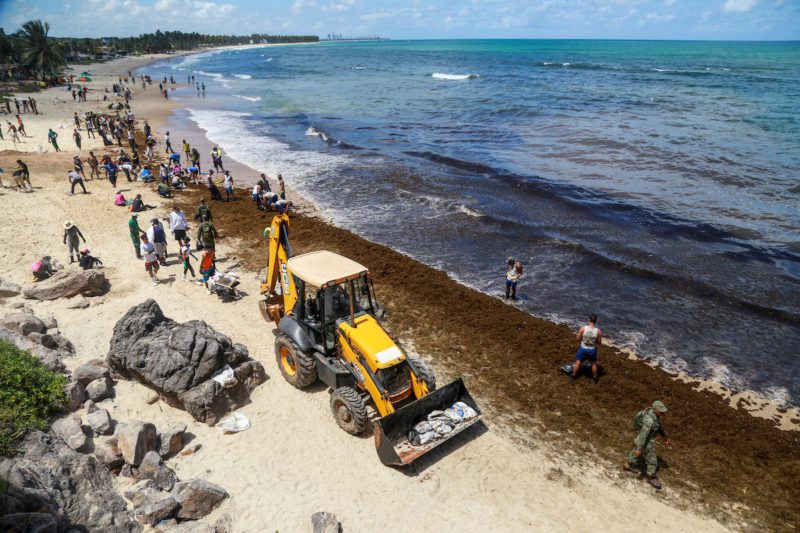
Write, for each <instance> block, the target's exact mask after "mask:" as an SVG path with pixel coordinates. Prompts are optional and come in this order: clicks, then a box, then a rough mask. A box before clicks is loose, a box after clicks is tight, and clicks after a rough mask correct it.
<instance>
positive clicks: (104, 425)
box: [86, 409, 114, 435]
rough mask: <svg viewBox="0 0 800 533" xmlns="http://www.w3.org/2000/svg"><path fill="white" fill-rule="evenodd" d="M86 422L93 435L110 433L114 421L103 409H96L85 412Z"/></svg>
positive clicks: (112, 429)
mask: <svg viewBox="0 0 800 533" xmlns="http://www.w3.org/2000/svg"><path fill="white" fill-rule="evenodd" d="M86 422H87V423H88V424H89V427H90V428H92V431H94V433H95V435H111V433H113V431H114V421H113V420H112V419H111V415H110V414H108V411H107V410H105V409H97V410H96V411H93V412H91V413H89V414H87V415H86Z"/></svg>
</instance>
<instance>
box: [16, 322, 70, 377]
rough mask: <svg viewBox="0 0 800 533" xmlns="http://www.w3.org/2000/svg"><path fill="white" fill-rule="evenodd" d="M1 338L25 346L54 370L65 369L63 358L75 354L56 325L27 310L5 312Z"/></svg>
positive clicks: (24, 348)
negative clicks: (49, 325)
mask: <svg viewBox="0 0 800 533" xmlns="http://www.w3.org/2000/svg"><path fill="white" fill-rule="evenodd" d="M0 339H2V340H5V341H8V342H10V343H11V344H13V345H15V346H16V347H17V348H19V349H21V350H27V351H29V352H30V353H31V354H33V356H34V357H36V358H37V359H39V361H41V362H42V364H44V365H45V366H46V367H47V368H49V369H50V370H52V371H53V372H64V370H65V369H66V367H65V366H64V363H63V362H62V358H64V357H69V356H72V355H74V354H75V347H74V346H73V345H72V343H71V342H69V340H67V339H66V338H64V337H63V336H62V335H61V334H60V333H58V331H57V330H56V329H50V328H48V327H47V323H46V322H45V321H43V320H41V319H39V318H37V317H36V316H35V315H34V314H33V313H32V312H30V311H29V310H23V311H18V312H14V313H9V314H7V315H5V316H4V317H3V319H2V321H0Z"/></svg>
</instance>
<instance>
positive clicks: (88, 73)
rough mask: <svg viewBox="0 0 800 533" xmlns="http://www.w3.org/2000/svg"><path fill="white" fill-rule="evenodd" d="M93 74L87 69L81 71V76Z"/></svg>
mask: <svg viewBox="0 0 800 533" xmlns="http://www.w3.org/2000/svg"><path fill="white" fill-rule="evenodd" d="M91 75H92V73H91V72H87V71H83V72H81V76H91Z"/></svg>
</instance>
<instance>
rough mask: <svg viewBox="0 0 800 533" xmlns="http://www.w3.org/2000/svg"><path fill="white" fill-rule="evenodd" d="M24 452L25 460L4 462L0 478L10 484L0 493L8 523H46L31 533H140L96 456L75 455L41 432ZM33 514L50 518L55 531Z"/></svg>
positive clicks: (35, 433)
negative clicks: (12, 518) (74, 532)
mask: <svg viewBox="0 0 800 533" xmlns="http://www.w3.org/2000/svg"><path fill="white" fill-rule="evenodd" d="M21 448H22V449H23V450H25V453H24V455H21V456H18V457H15V458H14V459H5V460H3V461H2V462H0V478H2V479H3V480H5V481H6V482H7V484H8V487H7V489H6V490H5V491H4V492H2V493H0V514H4V515H5V516H4V517H3V519H4V520H7V519H8V516H12V515H18V516H20V518H22V515H21V514H24V515H25V519H26V520H28V519H30V520H38V521H37V522H35V523H36V524H44V526H42V527H43V528H42V529H35V528H33V529H31V530H33V531H69V530H70V529H71V528H72V529H75V530H77V531H103V532H109V533H123V532H125V533H130V532H138V531H141V526H139V524H137V523H136V521H135V520H134V518H133V516H132V514H131V513H130V512H129V511H128V510H127V506H126V505H125V502H124V501H123V500H122V498H120V497H119V496H118V495H117V494H116V493H115V491H114V488H113V480H112V477H111V474H109V473H108V471H107V470H106V468H105V467H104V466H103V465H102V464H100V463H99V462H98V461H97V460H96V459H95V458H94V457H93V456H91V455H84V454H80V453H77V452H75V451H73V450H71V449H70V448H69V447H68V446H67V445H66V444H65V443H64V441H63V440H62V439H61V438H59V437H57V436H54V435H48V434H45V433H42V432H41V431H31V432H30V433H29V434H28V435H27V436H26V437H25V439H24V441H23V443H22V446H21ZM32 514H46V515H49V516H52V517H53V521H55V523H56V528H55V529H53V528H52V527H50V526H46V524H48V523H49V522H50V520H49V519H47V518H46V517H34V516H31V515H32ZM32 523H33V522H32ZM45 526H46V527H50V529H47V528H46V527H45ZM0 530H4V529H3V526H2V522H0Z"/></svg>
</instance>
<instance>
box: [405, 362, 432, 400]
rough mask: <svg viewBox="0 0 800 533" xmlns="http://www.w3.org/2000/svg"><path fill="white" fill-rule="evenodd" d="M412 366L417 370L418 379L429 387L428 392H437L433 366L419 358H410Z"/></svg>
mask: <svg viewBox="0 0 800 533" xmlns="http://www.w3.org/2000/svg"><path fill="white" fill-rule="evenodd" d="M409 359H411V364H412V365H414V368H416V369H417V379H421V380H422V381H424V382H425V384H426V385H428V392H433V391H435V390H436V375H435V374H434V373H433V368H431V365H429V364H428V363H426V362H425V361H424V360H422V359H420V358H419V357H410V358H409Z"/></svg>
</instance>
